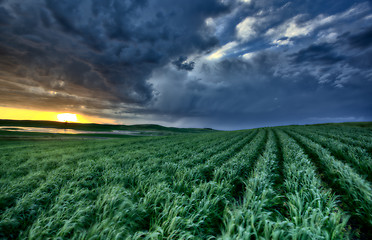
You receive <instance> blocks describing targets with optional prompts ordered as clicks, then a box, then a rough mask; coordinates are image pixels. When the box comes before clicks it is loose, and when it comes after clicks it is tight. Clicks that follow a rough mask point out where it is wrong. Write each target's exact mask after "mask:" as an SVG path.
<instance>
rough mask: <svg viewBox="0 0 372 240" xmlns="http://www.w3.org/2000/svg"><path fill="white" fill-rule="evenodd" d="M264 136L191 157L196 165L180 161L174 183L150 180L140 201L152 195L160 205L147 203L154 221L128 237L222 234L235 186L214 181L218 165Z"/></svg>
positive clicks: (254, 135) (249, 137)
mask: <svg viewBox="0 0 372 240" xmlns="http://www.w3.org/2000/svg"><path fill="white" fill-rule="evenodd" d="M262 135H263V133H258V135H257V136H256V134H250V135H248V136H247V137H246V138H245V139H243V140H242V141H240V142H235V143H229V144H228V145H229V146H230V147H229V148H227V149H225V150H222V151H217V152H215V154H213V155H206V156H201V158H200V157H197V158H196V159H189V161H191V163H192V164H193V165H192V166H190V162H189V161H182V162H179V163H178V169H177V171H175V172H174V173H175V175H174V176H175V178H173V179H172V180H173V182H172V184H166V182H164V181H161V180H160V181H158V180H156V181H153V180H151V183H156V182H160V183H158V184H155V185H153V184H151V183H149V184H151V185H152V186H149V188H148V189H145V190H144V191H143V192H145V193H146V194H145V196H144V197H143V198H142V199H140V200H139V201H146V199H147V198H148V197H149V196H152V197H150V199H152V202H155V203H156V204H151V203H148V204H146V205H147V206H152V207H151V208H152V209H156V211H155V212H153V213H152V218H151V219H152V222H153V223H152V224H150V226H149V228H148V229H146V230H144V231H139V232H135V233H134V234H133V235H131V236H128V239H137V238H138V239H143V238H145V239H208V238H209V237H213V236H214V235H216V234H218V232H219V225H220V224H222V216H221V213H222V212H223V210H224V208H225V207H226V205H228V204H229V203H230V201H231V200H232V188H233V186H232V185H231V184H230V183H229V182H228V181H220V182H217V181H214V180H212V179H214V178H215V174H216V173H217V171H216V170H217V169H216V167H217V166H218V165H219V164H221V163H222V162H223V161H230V159H231V158H233V157H234V156H232V155H233V154H236V153H237V154H241V153H242V152H244V151H245V150H246V148H247V146H251V145H252V142H253V141H254V140H255V139H257V138H260V136H262ZM252 139H253V140H252ZM220 140H222V141H224V140H226V139H220ZM238 151H239V153H238ZM232 152H234V153H232ZM186 166H187V167H186ZM190 168H191V169H190ZM159 185H160V186H161V187H160V188H159V187H158V186H159ZM180 189H181V191H179V190H180ZM158 191H160V192H159V193H157V192H158ZM154 195H155V197H154ZM161 197H163V199H162V198H161ZM154 199H155V200H154ZM147 201H148V200H147Z"/></svg>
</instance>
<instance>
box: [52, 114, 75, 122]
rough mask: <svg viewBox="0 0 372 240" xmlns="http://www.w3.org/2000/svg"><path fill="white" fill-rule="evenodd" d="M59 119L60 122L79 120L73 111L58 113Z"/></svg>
mask: <svg viewBox="0 0 372 240" xmlns="http://www.w3.org/2000/svg"><path fill="white" fill-rule="evenodd" d="M57 119H58V121H60V122H77V117H76V114H72V113H61V114H58V115H57Z"/></svg>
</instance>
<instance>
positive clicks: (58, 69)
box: [0, 0, 372, 129]
mask: <svg viewBox="0 0 372 240" xmlns="http://www.w3.org/2000/svg"><path fill="white" fill-rule="evenodd" d="M371 19H372V6H371V4H370V2H364V1H352V2H350V1H346V0H345V1H328V2H326V3H325V2H324V1H318V0H316V1H312V2H311V3H308V2H306V1H305V2H301V1H300V2H299V1H273V0H264V1H254V0H252V1H238V0H236V1H235V0H223V1H222V0H203V1H199V0H189V1H182V0H178V1H174V0H173V1H172V0H160V1H156V2H155V1H147V0H133V1H130V0H128V1H115V0H111V1H97V0H82V1H78V2H77V1H57V0H45V1H44V0H30V1H26V2H25V1H20V0H12V1H10V0H2V1H0V56H1V58H0V86H1V88H0V103H1V106H9V107H23V108H36V109H45V110H54V111H79V112H81V113H85V114H90V115H95V116H100V117H107V118H113V119H117V121H118V122H123V123H145V122H154V123H162V124H166V125H172V126H184V127H189V126H192V127H215V128H221V129H238V128H248V127H257V126H266V125H277V124H292V123H310V122H317V121H323V120H324V119H334V120H335V121H340V119H355V120H371V119H372V111H371V110H372V107H371V104H370V103H371V102H372V101H371V100H372V98H371V96H372V70H371V69H372V60H371V59H372V48H371V45H372V44H371V41H370V39H371V33H372V24H371V23H370V22H371ZM317 119H318V120H317ZM319 119H320V120H319ZM321 119H323V120H321ZM330 121H331V120H330Z"/></svg>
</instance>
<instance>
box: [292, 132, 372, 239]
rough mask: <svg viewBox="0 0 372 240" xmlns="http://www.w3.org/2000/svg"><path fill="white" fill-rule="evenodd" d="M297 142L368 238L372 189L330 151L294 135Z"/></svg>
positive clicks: (370, 223)
mask: <svg viewBox="0 0 372 240" xmlns="http://www.w3.org/2000/svg"><path fill="white" fill-rule="evenodd" d="M289 135H290V136H291V137H292V138H293V139H295V140H296V141H297V142H298V143H299V144H300V145H301V147H302V148H303V149H304V150H305V152H306V153H307V154H308V155H309V156H310V157H311V159H312V160H313V161H314V163H315V164H316V165H317V167H318V172H319V173H320V174H321V176H322V177H323V179H324V180H325V181H326V182H327V184H329V186H330V187H332V189H333V191H335V192H336V193H337V194H338V195H340V196H341V197H342V198H343V201H342V202H343V206H345V207H343V208H344V209H345V210H348V211H349V212H350V213H352V219H351V220H352V221H353V222H356V225H358V226H360V227H361V228H363V231H364V232H366V234H367V235H370V234H371V233H370V232H368V231H367V230H368V229H371V226H372V214H371V213H372V189H371V185H370V183H369V182H367V181H366V180H364V179H363V178H362V177H361V176H360V175H359V174H358V173H356V172H355V170H353V169H352V168H351V167H350V166H349V165H347V164H344V163H342V162H340V161H338V160H337V159H335V158H334V157H333V156H332V155H331V154H330V153H329V151H328V150H326V149H324V148H323V147H322V146H321V145H319V144H317V143H315V142H313V141H311V140H310V139H308V138H305V137H303V136H299V135H296V134H293V133H289Z"/></svg>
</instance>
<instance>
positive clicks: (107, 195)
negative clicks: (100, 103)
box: [0, 123, 372, 239]
mask: <svg viewBox="0 0 372 240" xmlns="http://www.w3.org/2000/svg"><path fill="white" fill-rule="evenodd" d="M371 172H372V128H371V124H370V123H362V124H325V125H312V126H288V127H275V128H260V129H253V130H242V131H231V132H220V131H210V132H205V133H203V132H202V133H180V134H177V135H169V136H156V137H131V138H121V139H83V140H79V139H73V138H69V139H63V138H61V139H53V138H51V139H44V140H43V139H40V140H38V141H35V140H33V141H31V140H27V138H25V139H22V138H17V140H11V141H10V140H6V139H5V140H2V141H0V178H1V180H0V239H372V234H371V229H372V188H371V181H372V174H371Z"/></svg>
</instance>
